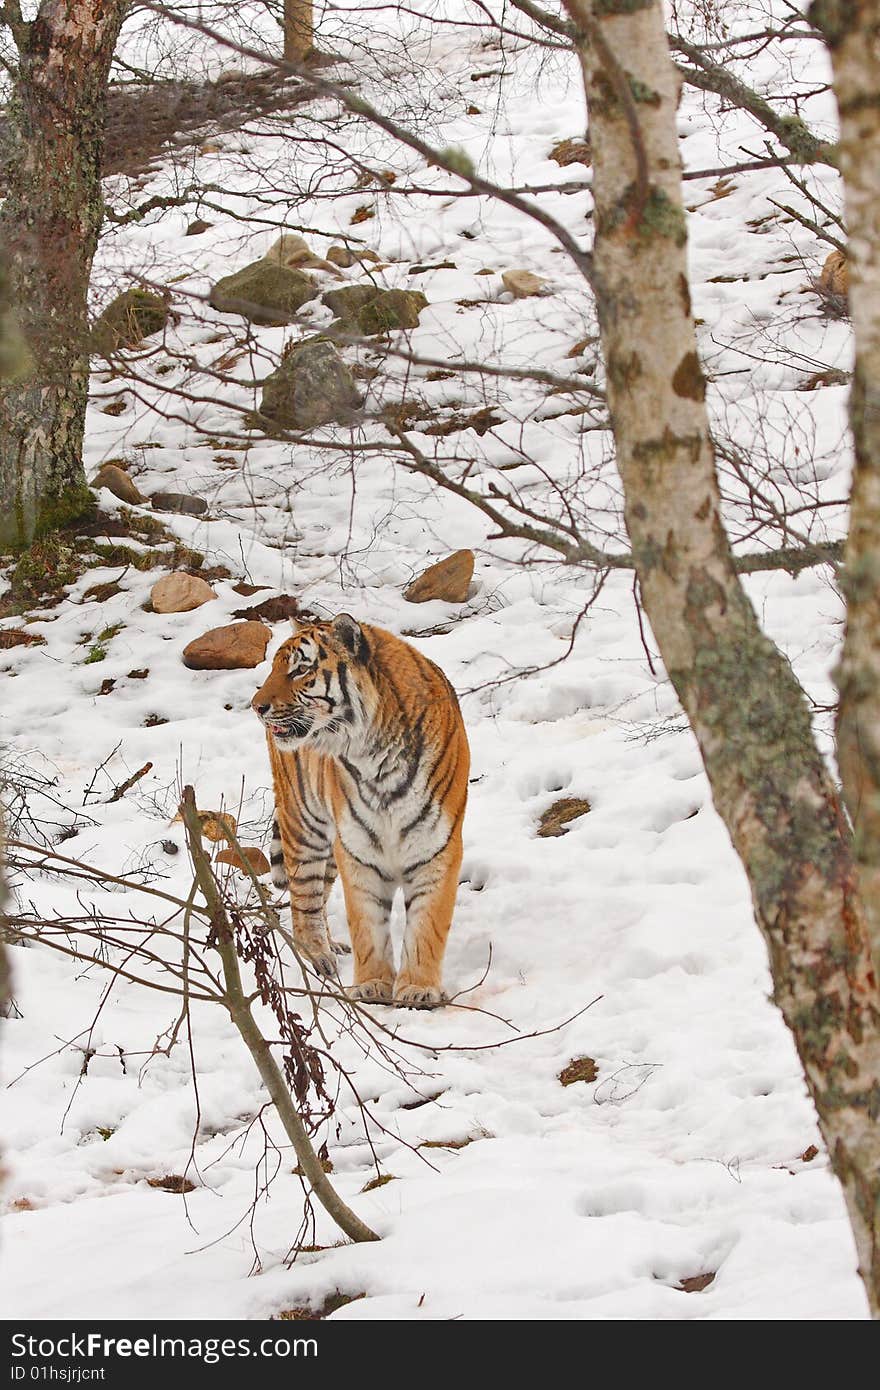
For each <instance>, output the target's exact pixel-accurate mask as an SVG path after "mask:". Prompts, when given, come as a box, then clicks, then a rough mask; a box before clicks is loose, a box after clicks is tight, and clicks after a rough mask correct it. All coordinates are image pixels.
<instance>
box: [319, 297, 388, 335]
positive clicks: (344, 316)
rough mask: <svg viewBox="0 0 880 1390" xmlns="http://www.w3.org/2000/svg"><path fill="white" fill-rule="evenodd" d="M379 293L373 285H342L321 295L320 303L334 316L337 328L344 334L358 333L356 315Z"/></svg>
mask: <svg viewBox="0 0 880 1390" xmlns="http://www.w3.org/2000/svg"><path fill="white" fill-rule="evenodd" d="M380 293H381V291H380V290H378V289H377V288H376V286H375V285H343V286H342V287H341V288H340V289H338V290H327V292H326V293H325V294H322V295H321V303H322V304H326V305H327V308H328V309H329V310H330V312H331V313H333V314H335V315H336V318H337V320H338V324H337V326H338V327H339V328H341V329H342V330H343V331H344V332H346V333H357V332H359V331H360V330H359V324H358V315H359V314H360V312H361V310H362V309H363V308H365V306H366V305H367V304H369V303H370V301H371V300H372V299H375V298H376V296H377V294H380Z"/></svg>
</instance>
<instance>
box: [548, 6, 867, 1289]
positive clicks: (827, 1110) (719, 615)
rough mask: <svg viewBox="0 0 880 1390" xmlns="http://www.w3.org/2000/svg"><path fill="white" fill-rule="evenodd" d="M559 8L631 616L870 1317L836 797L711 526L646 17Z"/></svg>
mask: <svg viewBox="0 0 880 1390" xmlns="http://www.w3.org/2000/svg"><path fill="white" fill-rule="evenodd" d="M566 8H567V10H568V12H569V15H570V16H571V18H572V20H573V22H574V23H575V24H576V25H577V27H578V30H579V37H578V40H577V46H578V52H579V55H580V60H581V65H582V70H583V78H584V88H585V92H586V97H587V105H588V110H589V122H590V137H591V142H592V147H593V195H594V199H595V225H596V238H595V245H594V258H595V267H594V276H593V285H594V289H595V293H596V300H597V306H598V313H599V324H600V330H601V337H602V349H603V355H604V359H605V366H606V374H607V382H608V403H609V410H610V414H611V423H612V429H613V432H614V440H615V446H616V453H617V465H618V468H619V470H620V475H621V478H622V482H623V488H624V495H625V513H626V523H627V529H628V531H629V536H630V540H631V543H632V548H633V555H634V559H635V563H636V570H637V573H638V576H639V582H640V586H641V591H642V596H643V599H644V605H645V611H646V613H647V615H648V617H649V620H650V622H651V626H652V628H653V631H654V635H655V637H656V640H657V643H658V645H659V647H660V651H661V654H662V656H663V659H664V662H665V665H666V669H667V672H668V674H669V677H670V679H671V681H672V683H673V685H674V686H675V689H676V692H677V694H678V697H679V699H680V700H681V703H682V705H683V707H684V709H685V712H686V713H687V716H688V719H689V721H690V724H691V727H692V729H693V731H694V734H695V736H696V739H697V742H698V744H699V747H700V751H701V754H702V757H703V761H704V764H705V766H706V771H707V774H708V777H709V781H710V784H711V787H712V795H713V799H714V802H715V806H716V809H717V810H718V812H719V814H720V816H721V817H722V819H723V821H724V823H725V825H726V827H727V829H728V831H729V833H730V837H731V840H732V841H733V845H734V847H735V849H736V851H737V853H738V854H739V856H740V858H741V860H742V863H743V866H744V868H745V870H746V873H747V875H748V879H749V884H750V887H751V891H752V901H753V904H754V909H755V916H756V919H757V922H758V925H759V926H760V928H761V931H762V933H763V935H764V938H765V941H766V943H767V948H768V954H769V958H770V967H771V970H772V974H773V981H774V988H775V998H776V1002H777V1004H778V1005H779V1007H780V1009H781V1010H782V1014H783V1016H784V1018H785V1021H786V1023H787V1024H788V1027H789V1028H790V1030H791V1032H792V1035H793V1037H794V1040H795V1043H796V1046H797V1049H798V1053H799V1055H800V1058H801V1062H802V1065H803V1068H804V1075H805V1077H806V1080H807V1084H808V1086H809V1088H810V1092H811V1095H812V1097H813V1100H814V1102H815V1105H816V1110H817V1113H818V1116H819V1123H820V1126H821V1128H822V1132H823V1134H824V1136H825V1140H826V1143H827V1145H828V1150H829V1154H830V1156H831V1162H832V1165H833V1167H834V1171H835V1172H836V1174H837V1176H838V1178H839V1179H840V1182H841V1184H842V1186H843V1189H844V1193H845V1196H846V1201H847V1207H848V1210H849V1215H850V1221H851V1223H852V1227H853V1231H854V1234H855V1239H856V1245H857V1248H858V1252H859V1260H860V1271H861V1274H862V1278H863V1280H864V1283H865V1288H866V1290H867V1293H868V1300H869V1304H870V1306H871V1309H872V1312H873V1313H874V1315H875V1316H877V1315H878V1314H880V1241H878V1225H880V1130H878V1126H877V1104H878V1102H877V1097H878V1094H880V991H878V987H877V978H876V975H875V973H874V968H873V963H872V959H871V945H870V938H869V931H868V922H867V914H866V911H865V907H864V903H863V900H862V898H861V897H860V895H859V892H858V883H857V876H856V868H855V863H854V859H853V853H852V844H851V839H850V834H849V830H848V827H847V824H846V818H845V815H844V812H843V808H842V806H841V802H840V798H839V796H838V792H837V789H836V787H835V785H834V782H833V781H832V779H831V776H830V775H829V772H828V769H827V768H826V766H825V763H824V761H823V759H822V757H821V755H820V753H819V751H818V749H817V747H816V743H815V740H814V737H813V733H812V729H811V725H810V716H809V712H808V709H807V705H806V701H805V699H804V695H803V691H802V690H801V688H800V686H799V684H798V682H797V680H796V678H795V676H794V673H793V672H792V670H791V667H790V666H789V664H788V662H787V660H786V659H785V658H784V657H783V656H782V654H781V653H780V652H779V651H778V650H777V648H776V647H775V646H774V645H773V643H772V642H771V641H770V640H769V639H768V638H767V637H766V636H765V634H764V633H763V632H762V631H761V628H760V625H759V623H758V620H757V617H756V614H755V612H754V609H753V608H752V606H751V604H750V602H749V600H748V597H747V596H746V594H745V591H744V590H743V588H742V585H741V583H740V581H739V579H738V577H737V575H736V572H735V568H734V565H733V561H732V556H731V550H730V544H729V541H728V538H727V535H726V533H725V530H724V526H723V523H722V521H721V513H720V498H719V491H718V480H717V475H716V467H715V455H714V449H713V444H712V439H711V435H710V430H709V419H708V415H707V412H706V407H705V400H704V398H705V382H704V378H703V373H702V370H701V366H700V361H699V358H698V356H697V346H696V336H695V331H694V323H693V317H692V313H691V302H690V293H689V288H688V278H687V265H686V254H685V253H686V244H687V233H686V228H685V215H684V206H683V199H682V184H681V164H680V158H679V152H678V141H677V135H676V124H675V116H676V108H677V105H678V82H677V78H676V74H675V71H674V68H673V64H672V61H671V58H670V54H669V45H668V41H667V38H666V34H665V32H664V28H663V12H662V6H661V4H660V3H659V0H648V3H642V4H640V5H638V6H636V7H634V6H633V5H632V4H631V3H628V2H627V0H601V3H594V0H566ZM878 206H880V204H878V203H877V202H875V203H874V208H875V216H876V208H877V207H878ZM852 212H853V209H852V208H851V215H852ZM874 254H875V256H876V248H875V253H874ZM875 264H876V261H875ZM875 343H876V339H875ZM874 350H875V354H876V346H875V349H874ZM863 370H864V369H863ZM856 408H857V410H858V406H857V407H856ZM875 457H876V455H875ZM875 535H876V531H875ZM875 553H876V552H875ZM875 601H876V600H875ZM876 632H877V629H876V627H875V629H874V637H873V645H874V648H875V650H874V653H873V659H874V661H876V660H877V652H876V641H877V636H876ZM875 674H876V668H875ZM875 698H877V697H876V693H875ZM875 727H876V726H875ZM878 850H880V842H878V841H876V840H875V841H874V843H873V853H874V854H877V853H878Z"/></svg>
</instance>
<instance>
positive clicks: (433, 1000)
mask: <svg viewBox="0 0 880 1390" xmlns="http://www.w3.org/2000/svg"><path fill="white" fill-rule="evenodd" d="M448 1002H449V1001H448V999H447V998H446V995H445V994H444V993H443V991H442V989H439V988H437V987H436V986H435V985H402V984H400V982H398V983H397V984H396V985H395V986H394V1003H395V1004H396V1005H397V1007H398V1008H399V1009H442V1007H443V1005H444V1004H447V1003H448Z"/></svg>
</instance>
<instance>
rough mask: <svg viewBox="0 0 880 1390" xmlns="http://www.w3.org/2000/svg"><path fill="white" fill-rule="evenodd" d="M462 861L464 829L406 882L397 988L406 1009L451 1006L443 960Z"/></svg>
mask: <svg viewBox="0 0 880 1390" xmlns="http://www.w3.org/2000/svg"><path fill="white" fill-rule="evenodd" d="M461 860H462V842H461V829H460V827H459V828H457V829H456V830H455V831H454V832H453V834H452V836H451V837H450V839H449V841H448V843H447V844H446V845H445V846H444V848H443V849H442V850H441V851H440V852H439V854H437V855H436V856H435V857H434V858H433V859H431V860H429V861H428V863H426V864H422V865H420V866H419V867H418V868H417V869H415V870H414V871H413V872H412V873H411V874H408V875H407V876H406V878H405V882H404V899H405V902H406V931H405V933H404V938H403V952H402V954H401V958H400V970H399V972H398V975H397V979H396V980H395V982H394V1003H395V1004H399V1005H401V1007H403V1008H405V1009H436V1008H438V1007H439V1006H440V1005H442V1004H445V1003H446V996H445V994H444V993H443V956H444V954H445V951H446V939H447V937H448V936H449V928H450V927H451V925H452V914H453V911H454V910H455V895H456V893H457V892H458V875H459V871H460V869H461Z"/></svg>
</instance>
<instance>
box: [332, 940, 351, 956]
mask: <svg viewBox="0 0 880 1390" xmlns="http://www.w3.org/2000/svg"><path fill="white" fill-rule="evenodd" d="M330 945H331V946H332V947H333V954H334V955H336V956H350V955H351V947H350V946H349V944H348V942H347V941H331V942H330Z"/></svg>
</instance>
